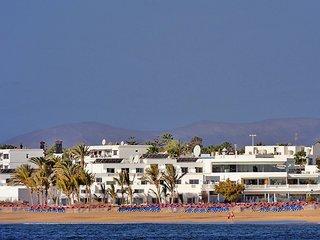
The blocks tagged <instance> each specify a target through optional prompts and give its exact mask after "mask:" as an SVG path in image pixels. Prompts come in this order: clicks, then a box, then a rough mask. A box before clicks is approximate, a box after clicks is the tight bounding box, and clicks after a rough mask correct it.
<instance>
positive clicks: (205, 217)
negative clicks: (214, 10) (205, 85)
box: [0, 209, 320, 223]
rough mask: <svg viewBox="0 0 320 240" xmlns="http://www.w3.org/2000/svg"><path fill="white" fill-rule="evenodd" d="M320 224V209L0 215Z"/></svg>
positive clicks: (40, 219)
mask: <svg viewBox="0 0 320 240" xmlns="http://www.w3.org/2000/svg"><path fill="white" fill-rule="evenodd" d="M276 221H281V222H283V221H299V222H320V209H316V210H313V209H306V210H302V211H298V212H251V211H244V212H235V218H234V219H233V220H228V218H227V214H226V213H194V214H189V213H184V212H178V213H175V212H157V213H154V212H132V213H119V212H117V211H116V210H115V209H113V210H111V211H103V210H92V211H83V212H72V211H69V212H66V213H32V212H25V211H15V212H10V211H8V212H6V211H2V212H1V213H0V223H214V222H231V223H232V222H276Z"/></svg>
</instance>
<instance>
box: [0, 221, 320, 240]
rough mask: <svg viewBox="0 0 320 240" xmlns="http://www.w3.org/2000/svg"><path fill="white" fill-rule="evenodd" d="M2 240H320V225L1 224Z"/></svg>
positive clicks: (287, 223) (284, 223)
mask: <svg viewBox="0 0 320 240" xmlns="http://www.w3.org/2000/svg"><path fill="white" fill-rule="evenodd" d="M0 238H1V239H19V240H20V239H46V240H48V239H95V240H100V239H206V240H208V239H219V240H221V239H222V240H223V239H246V240H248V239H268V240H272V239H295V240H299V239H313V240H314V239H320V224H310V223H292V222H283V223H279V222H277V223H214V224H188V223H185V224H34V223H32V224H0Z"/></svg>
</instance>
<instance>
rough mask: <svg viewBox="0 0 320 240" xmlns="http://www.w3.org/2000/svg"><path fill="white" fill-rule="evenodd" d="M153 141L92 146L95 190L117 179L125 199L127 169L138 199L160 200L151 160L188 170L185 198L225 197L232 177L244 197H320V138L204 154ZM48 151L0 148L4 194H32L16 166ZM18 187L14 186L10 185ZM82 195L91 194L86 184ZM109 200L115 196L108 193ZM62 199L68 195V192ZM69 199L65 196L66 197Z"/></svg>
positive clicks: (89, 164) (89, 161)
mask: <svg viewBox="0 0 320 240" xmlns="http://www.w3.org/2000/svg"><path fill="white" fill-rule="evenodd" d="M148 148H149V146H148V145H126V144H124V143H123V142H122V143H121V144H119V145H108V144H105V142H104V144H102V145H98V146H89V151H90V154H89V156H87V157H86V158H85V163H86V170H88V171H89V172H91V173H93V174H94V176H95V182H94V184H93V185H92V186H91V194H92V195H93V196H94V197H95V198H103V197H104V196H103V195H102V193H103V191H102V185H103V186H105V188H108V187H110V186H111V184H113V185H114V186H115V188H116V190H117V196H118V199H117V202H119V201H120V198H121V193H120V187H119V186H117V184H116V183H115V181H114V177H118V173H120V172H121V171H127V172H128V173H129V176H130V180H131V181H132V188H133V191H134V194H133V203H136V204H139V203H143V202H149V203H152V202H156V196H154V194H153V193H152V191H151V190H155V188H154V186H153V185H150V184H149V183H147V182H145V181H144V180H143V179H142V176H143V175H144V173H145V170H146V169H147V168H148V167H150V166H151V165H154V164H156V165H158V167H159V169H160V170H161V171H165V167H166V165H167V164H172V165H173V166H175V167H176V169H177V172H178V173H179V174H182V173H184V174H185V175H184V176H183V177H182V178H181V180H179V181H178V182H177V185H176V186H177V189H176V192H177V196H178V198H179V199H180V201H182V202H184V203H197V202H219V201H220V202H221V201H224V199H223V197H222V196H221V195H219V194H217V193H216V192H215V190H214V186H215V184H218V183H219V182H221V181H225V180H227V179H230V180H231V181H234V182H237V183H242V184H244V186H245V190H244V193H243V194H242V196H241V200H242V201H247V202H253V201H268V202H274V201H286V200H305V199H306V197H307V196H308V195H313V196H314V197H316V198H318V199H319V200H320V178H319V177H320V172H319V169H318V167H317V165H316V159H317V158H319V157H320V143H317V144H315V145H313V146H311V147H304V146H246V147H245V153H244V154H241V155H240V154H237V153H233V154H227V152H226V151H222V153H220V154H218V153H212V154H201V155H199V156H192V155H190V156H184V157H178V158H171V157H169V155H168V154H166V153H159V154H148V153H147V152H148ZM299 151H304V152H306V157H307V163H306V164H305V165H296V164H295V160H294V155H295V154H296V153H297V152H299ZM40 156H43V150H42V149H11V150H0V200H10V201H13V200H26V201H27V200H28V199H26V198H27V194H26V193H25V190H23V187H21V186H18V187H17V186H7V182H8V181H9V179H10V174H12V172H13V171H14V169H15V168H16V167H17V166H19V165H21V164H25V163H29V159H30V158H31V157H40ZM10 188H12V191H10ZM80 195H81V196H82V197H83V198H85V197H86V192H85V188H82V189H81V192H80ZM106 198H107V200H108V201H111V199H110V198H109V199H108V197H106ZM61 199H64V200H66V198H65V196H63V195H62V196H61ZM63 202H64V201H63Z"/></svg>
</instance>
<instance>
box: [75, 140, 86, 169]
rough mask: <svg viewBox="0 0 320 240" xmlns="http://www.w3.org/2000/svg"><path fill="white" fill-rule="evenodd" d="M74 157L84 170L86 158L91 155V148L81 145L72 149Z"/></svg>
mask: <svg viewBox="0 0 320 240" xmlns="http://www.w3.org/2000/svg"><path fill="white" fill-rule="evenodd" d="M71 154H72V156H73V157H74V158H75V159H76V160H79V161H80V166H81V167H82V168H84V158H85V157H86V156H88V155H89V147H87V146H86V145H84V144H79V145H77V146H75V147H74V148H73V149H71Z"/></svg>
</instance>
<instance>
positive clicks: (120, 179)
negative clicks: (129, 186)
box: [113, 171, 126, 204]
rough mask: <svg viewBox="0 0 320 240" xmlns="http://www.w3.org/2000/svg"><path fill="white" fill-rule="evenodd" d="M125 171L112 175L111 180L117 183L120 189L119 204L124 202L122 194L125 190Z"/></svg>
mask: <svg viewBox="0 0 320 240" xmlns="http://www.w3.org/2000/svg"><path fill="white" fill-rule="evenodd" d="M125 172H126V171H122V172H119V173H118V177H114V178H113V180H114V181H115V182H116V183H117V184H118V185H119V187H120V191H121V204H123V203H124V194H125V192H126V188H125V186H126V179H125Z"/></svg>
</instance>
